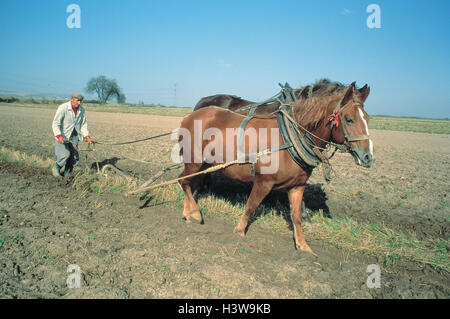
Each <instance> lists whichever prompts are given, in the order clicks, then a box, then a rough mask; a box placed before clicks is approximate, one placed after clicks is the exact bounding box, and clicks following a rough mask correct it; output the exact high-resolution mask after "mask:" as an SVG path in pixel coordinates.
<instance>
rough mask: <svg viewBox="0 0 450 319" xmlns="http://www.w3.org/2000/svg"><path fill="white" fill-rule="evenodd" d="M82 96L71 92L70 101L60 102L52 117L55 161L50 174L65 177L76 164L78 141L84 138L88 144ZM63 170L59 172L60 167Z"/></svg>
mask: <svg viewBox="0 0 450 319" xmlns="http://www.w3.org/2000/svg"><path fill="white" fill-rule="evenodd" d="M83 99H84V97H83V95H81V94H80V93H78V92H74V93H72V95H71V96H70V101H69V102H66V103H63V104H61V105H60V106H59V107H58V110H57V111H56V114H55V118H54V119H53V124H52V129H53V134H54V136H55V138H56V143H55V154H56V163H55V166H53V169H52V174H53V176H55V177H61V176H63V177H67V176H69V174H70V172H71V171H72V169H73V167H74V166H75V165H77V164H78V160H79V154H78V141H79V140H83V139H86V141H87V142H88V143H89V144H90V143H92V139H91V138H90V137H89V131H88V126H87V122H86V115H85V110H84V108H83V107H82V106H81V102H82V101H83ZM63 166H64V172H63V173H62V174H61V168H62V167H63Z"/></svg>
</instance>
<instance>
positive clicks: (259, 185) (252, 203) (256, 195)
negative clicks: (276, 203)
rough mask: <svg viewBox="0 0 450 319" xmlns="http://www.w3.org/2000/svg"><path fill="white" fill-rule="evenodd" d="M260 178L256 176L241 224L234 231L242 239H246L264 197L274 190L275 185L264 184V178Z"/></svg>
mask: <svg viewBox="0 0 450 319" xmlns="http://www.w3.org/2000/svg"><path fill="white" fill-rule="evenodd" d="M259 176H261V175H259ZM259 176H256V178H255V181H254V183H253V188H252V191H251V193H250V196H249V198H248V200H247V203H246V204H245V210H244V214H243V215H242V217H241V219H240V220H239V223H238V224H237V226H236V228H235V229H234V231H235V232H236V233H237V234H238V235H240V236H241V237H245V230H246V228H247V225H248V221H249V220H250V217H251V216H252V215H253V213H254V212H255V210H256V209H257V208H258V206H259V204H261V202H262V200H263V199H264V197H266V196H267V194H269V193H270V191H271V190H272V188H273V183H268V182H263V181H261V179H262V178H261V177H259Z"/></svg>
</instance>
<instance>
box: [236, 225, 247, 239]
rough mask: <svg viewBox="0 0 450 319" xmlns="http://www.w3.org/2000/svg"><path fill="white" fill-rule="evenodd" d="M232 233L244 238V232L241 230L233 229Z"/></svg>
mask: <svg viewBox="0 0 450 319" xmlns="http://www.w3.org/2000/svg"><path fill="white" fill-rule="evenodd" d="M234 232H235V233H236V234H238V235H239V236H241V237H242V238H245V230H241V229H238V228H237V227H236V228H235V229H234Z"/></svg>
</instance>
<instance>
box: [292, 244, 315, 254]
mask: <svg viewBox="0 0 450 319" xmlns="http://www.w3.org/2000/svg"><path fill="white" fill-rule="evenodd" d="M297 248H298V249H300V250H301V251H304V252H307V253H311V254H313V255H314V256H317V255H316V254H315V253H314V252H313V251H312V250H311V248H309V246H308V244H304V245H297Z"/></svg>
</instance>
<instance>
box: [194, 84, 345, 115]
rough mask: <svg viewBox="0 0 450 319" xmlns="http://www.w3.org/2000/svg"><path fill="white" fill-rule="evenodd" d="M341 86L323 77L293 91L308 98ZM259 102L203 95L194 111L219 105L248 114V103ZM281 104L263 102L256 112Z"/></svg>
mask: <svg viewBox="0 0 450 319" xmlns="http://www.w3.org/2000/svg"><path fill="white" fill-rule="evenodd" d="M339 86H341V85H340V83H337V82H331V81H330V80H329V79H326V78H323V79H320V80H318V81H316V82H315V83H314V84H313V85H305V86H303V87H301V88H299V89H293V90H292V91H293V93H294V96H295V98H296V99H307V98H309V97H311V96H314V95H316V94H317V92H319V94H323V90H324V88H326V90H328V91H330V90H333V89H334V88H336V87H339ZM252 104H258V103H257V102H252V101H249V100H244V99H243V98H240V97H238V96H236V95H229V94H216V95H211V96H206V97H202V98H201V99H200V101H198V102H197V104H195V106H194V111H197V110H199V109H201V108H204V107H208V106H218V107H221V108H224V109H227V110H230V111H233V112H236V111H237V112H238V113H240V114H245V115H246V114H248V112H249V110H250V109H249V108H244V107H245V106H247V105H252ZM280 106H281V103H280V101H279V100H278V101H274V102H271V103H263V104H261V105H258V108H257V109H256V112H255V114H256V115H265V114H270V113H273V112H275V111H277V110H278V108H279V107H280Z"/></svg>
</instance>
